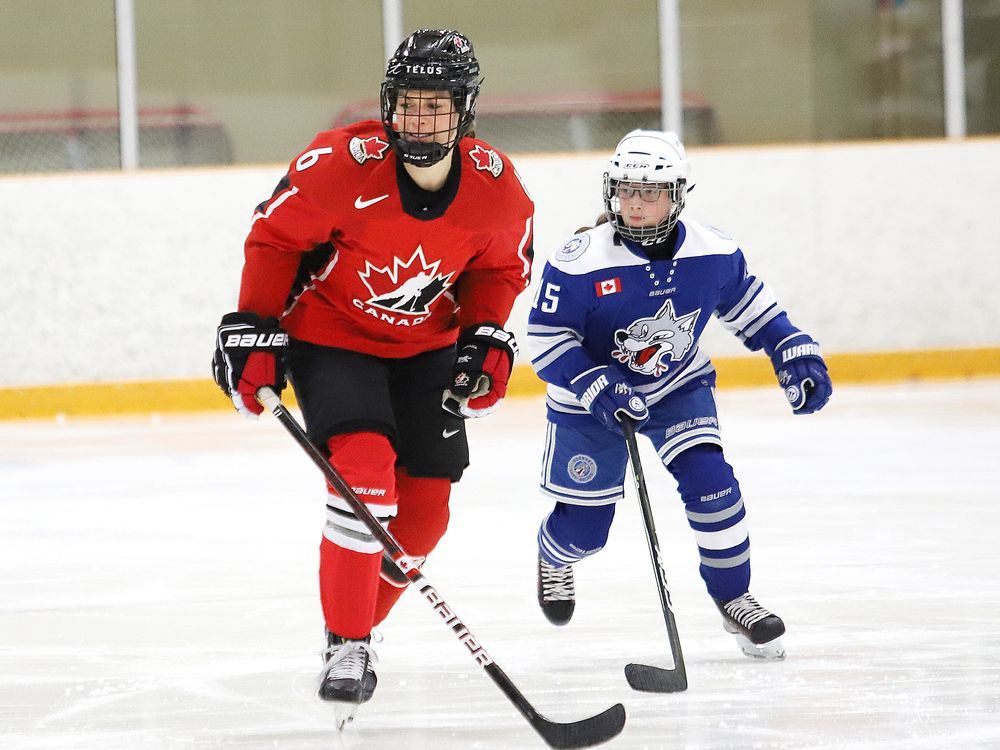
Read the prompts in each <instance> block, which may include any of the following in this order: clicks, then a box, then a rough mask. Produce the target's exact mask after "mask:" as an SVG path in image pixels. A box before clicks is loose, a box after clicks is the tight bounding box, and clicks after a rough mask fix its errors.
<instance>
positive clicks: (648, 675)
mask: <svg viewBox="0 0 1000 750" xmlns="http://www.w3.org/2000/svg"><path fill="white" fill-rule="evenodd" d="M622 428H623V431H624V432H625V446H626V447H627V448H628V457H629V463H631V464H632V477H633V478H634V479H635V489H636V493H637V494H638V495H639V507H640V508H641V509H642V521H643V525H644V526H645V527H646V541H647V542H648V543H649V556H650V557H651V558H652V560H653V573H654V574H655V576H654V577H655V578H656V591H657V593H658V594H659V595H660V607H661V608H662V609H663V619H664V621H665V622H666V624H667V638H668V640H669V641H670V653H671V655H672V656H673V659H674V667H673V669H662V668H661V667H653V666H650V665H648V664H628V665H626V666H625V679H626V680H628V684H629V685H630V686H631V687H632V689H633V690H642V691H644V692H647V693H679V692H682V691H684V690H687V686H688V681H687V670H686V669H685V668H684V654H683V652H682V651H681V639H680V636H679V635H678V634H677V622H676V620H674V610H673V608H672V606H671V602H670V591H669V589H667V571H666V569H665V568H664V567H663V560H662V559H661V558H660V543H659V541H657V538H656V526H655V525H654V524H653V510H652V508H650V506H649V492H648V491H647V490H646V477H645V476H644V475H643V473H642V464H641V463H639V445H638V444H637V443H636V439H635V425H634V423H633V422H632V420H631V419H629V418H628V417H626V418H625V419H623V420H622Z"/></svg>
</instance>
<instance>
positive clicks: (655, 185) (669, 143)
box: [604, 130, 691, 245]
mask: <svg viewBox="0 0 1000 750" xmlns="http://www.w3.org/2000/svg"><path fill="white" fill-rule="evenodd" d="M690 171H691V166H690V164H689V163H688V160H687V154H685V153H684V144H682V143H681V141H680V138H678V137H677V134H676V133H673V132H670V131H666V132H664V131H659V130H633V131H632V132H631V133H629V134H628V135H626V136H625V137H624V138H622V139H621V141H619V142H618V147H617V148H616V149H615V155H614V156H612V157H611V162H610V164H608V171H607V172H605V173H604V210H605V211H606V212H607V215H608V221H610V222H611V224H612V225H613V226H614V227H615V229H616V230H617V232H618V234H620V235H621V236H622V237H625V238H627V239H630V240H633V241H635V242H638V243H640V244H642V245H653V244H656V243H658V242H663V241H664V240H665V239H666V238H667V237H668V236H669V235H670V232H671V231H672V230H673V228H674V226H676V224H677V220H678V218H680V214H681V211H682V210H683V209H684V199H685V197H686V196H687V189H688V178H689V174H690ZM621 183H646V184H648V185H649V188H648V190H649V191H650V195H651V198H650V201H651V202H652V201H655V200H656V199H657V197H658V195H659V192H658V191H660V190H666V191H667V192H668V194H669V195H670V203H671V206H670V213H669V214H667V216H666V217H665V218H664V219H663V221H661V222H660V223H659V224H657V225H656V226H651V227H630V226H627V225H626V224H625V221H624V219H623V217H622V213H621V201H620V199H619V197H618V186H619V185H620V184H621ZM643 197H644V199H645V196H643Z"/></svg>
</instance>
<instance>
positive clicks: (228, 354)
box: [212, 312, 288, 419]
mask: <svg viewBox="0 0 1000 750" xmlns="http://www.w3.org/2000/svg"><path fill="white" fill-rule="evenodd" d="M287 345H288V334H287V333H285V332H284V331H283V330H281V328H280V327H279V326H278V319H277V318H265V319H263V320H262V319H261V317H260V316H259V315H257V314H256V313H252V312H231V313H227V314H226V315H223V316H222V322H221V323H220V324H219V330H218V332H217V333H216V336H215V356H213V357H212V375H213V376H214V377H215V382H216V383H218V385H219V388H221V389H222V392H223V393H225V394H226V395H227V396H229V397H230V398H231V399H232V401H233V406H235V407H236V411H238V412H239V413H240V414H242V415H243V416H245V417H249V418H251V419H256V418H257V417H258V415H260V413H261V412H262V411H263V410H264V407H263V406H262V405H261V403H260V402H259V401H258V400H257V389H258V388H262V387H264V386H265V385H266V386H270V387H271V388H273V389H274V390H275V391H277V392H278V393H281V391H282V389H283V388H284V387H285V364H284V353H285V347H286V346H287Z"/></svg>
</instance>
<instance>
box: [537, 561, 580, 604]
mask: <svg viewBox="0 0 1000 750" xmlns="http://www.w3.org/2000/svg"><path fill="white" fill-rule="evenodd" d="M541 573H542V598H543V599H545V601H549V602H556V601H572V600H573V599H574V598H575V596H576V592H575V591H574V589H573V566H572V565H567V566H566V567H565V568H556V567H554V566H552V565H549V564H548V563H547V562H545V561H544V560H542V561H541Z"/></svg>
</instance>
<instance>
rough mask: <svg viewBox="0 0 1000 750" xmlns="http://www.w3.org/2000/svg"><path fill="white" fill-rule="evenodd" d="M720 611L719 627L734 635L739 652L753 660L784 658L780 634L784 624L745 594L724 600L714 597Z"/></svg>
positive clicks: (777, 659)
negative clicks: (720, 622) (720, 623)
mask: <svg viewBox="0 0 1000 750" xmlns="http://www.w3.org/2000/svg"><path fill="white" fill-rule="evenodd" d="M715 606H717V607H718V608H719V612H721V613H722V626H723V627H724V628H725V629H726V632H727V633H732V634H733V635H734V636H736V643H737V644H739V647H740V651H742V652H743V653H744V654H746V655H747V656H749V657H751V658H753V659H766V660H768V661H779V660H781V659H784V658H785V647H784V645H783V644H782V642H781V636H782V634H783V633H784V632H785V623H784V622H782V621H781V618H780V617H778V616H777V615H776V614H774V613H773V612H771V611H769V610H767V609H765V608H764V607H762V606H761V605H760V604H758V603H757V600H756V599H754V598H753V596H752V595H751V594H749V593H746V594H743V595H742V596H738V597H736V598H735V599H732V600H730V601H728V602H725V601H722V600H721V599H716V600H715Z"/></svg>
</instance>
